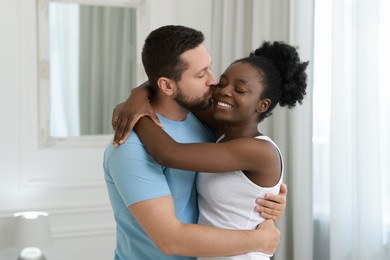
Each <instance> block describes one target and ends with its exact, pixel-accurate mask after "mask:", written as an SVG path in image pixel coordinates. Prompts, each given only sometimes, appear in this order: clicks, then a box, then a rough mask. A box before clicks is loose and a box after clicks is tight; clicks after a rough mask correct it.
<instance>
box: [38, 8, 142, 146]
mask: <svg viewBox="0 0 390 260" xmlns="http://www.w3.org/2000/svg"><path fill="white" fill-rule="evenodd" d="M78 2H81V1H78ZM89 2H90V1H89ZM115 2H116V1H112V2H111V3H109V4H110V6H108V5H102V4H99V3H98V4H93V5H91V4H90V3H89V4H83V3H72V2H58V1H40V2H39V5H38V8H39V10H38V12H39V13H38V18H39V19H38V21H39V25H38V28H39V44H38V46H39V75H38V77H39V85H40V86H39V87H40V88H39V89H40V101H39V104H40V141H41V142H40V143H41V144H42V143H43V144H45V145H47V144H54V143H55V142H56V141H57V140H62V139H69V138H70V139H72V138H73V139H74V138H77V137H80V136H101V135H111V134H112V133H113V131H112V127H111V114H112V110H113V109H114V107H115V105H116V104H118V103H120V102H122V101H123V100H125V99H126V98H127V96H128V95H129V93H130V88H131V87H132V86H136V85H138V83H139V82H142V81H143V80H145V78H144V77H142V76H141V77H140V76H139V75H140V72H139V70H140V67H142V66H141V62H140V49H139V46H138V42H139V40H138V38H140V37H139V35H138V31H139V30H140V26H142V17H141V16H142V8H143V4H144V1H139V0H138V1H124V2H121V3H118V4H117V5H116V3H115ZM118 2H119V1H118ZM141 70H142V71H143V69H141Z"/></svg>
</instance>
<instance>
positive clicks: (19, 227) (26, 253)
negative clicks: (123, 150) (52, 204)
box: [14, 211, 52, 260]
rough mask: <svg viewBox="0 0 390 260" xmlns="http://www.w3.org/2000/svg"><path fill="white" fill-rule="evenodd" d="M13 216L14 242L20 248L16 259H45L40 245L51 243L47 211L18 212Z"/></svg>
mask: <svg viewBox="0 0 390 260" xmlns="http://www.w3.org/2000/svg"><path fill="white" fill-rule="evenodd" d="M14 217H15V233H14V235H15V244H16V246H18V247H19V248H22V251H21V252H20V254H19V256H18V260H46V257H45V256H44V254H43V253H42V251H41V249H40V247H43V246H48V245H50V244H51V243H52V236H51V229H50V222H49V214H48V213H47V212H39V211H28V212H18V213H15V214H14Z"/></svg>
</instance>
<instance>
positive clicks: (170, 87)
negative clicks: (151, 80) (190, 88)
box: [157, 77, 175, 96]
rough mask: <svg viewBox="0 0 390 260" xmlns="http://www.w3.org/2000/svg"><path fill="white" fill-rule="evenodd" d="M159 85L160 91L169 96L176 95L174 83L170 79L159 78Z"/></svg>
mask: <svg viewBox="0 0 390 260" xmlns="http://www.w3.org/2000/svg"><path fill="white" fill-rule="evenodd" d="M157 85H158V87H159V88H160V90H161V91H162V92H163V93H164V94H165V95H167V96H172V95H173V94H174V93H175V91H174V84H173V81H172V80H171V79H169V78H165V77H161V78H159V79H158V80H157Z"/></svg>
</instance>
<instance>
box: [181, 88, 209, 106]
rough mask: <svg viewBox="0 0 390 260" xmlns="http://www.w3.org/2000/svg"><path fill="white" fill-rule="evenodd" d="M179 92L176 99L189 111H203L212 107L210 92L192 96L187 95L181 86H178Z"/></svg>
mask: <svg viewBox="0 0 390 260" xmlns="http://www.w3.org/2000/svg"><path fill="white" fill-rule="evenodd" d="M177 90H178V93H177V96H176V97H175V101H176V102H177V103H178V104H179V105H180V106H181V107H183V108H185V109H187V110H189V111H201V110H206V109H208V108H210V107H211V104H212V102H211V99H210V98H209V96H210V92H206V93H205V94H204V96H203V97H200V98H191V97H186V96H185V95H184V94H183V92H182V91H181V87H180V86H178V88H177Z"/></svg>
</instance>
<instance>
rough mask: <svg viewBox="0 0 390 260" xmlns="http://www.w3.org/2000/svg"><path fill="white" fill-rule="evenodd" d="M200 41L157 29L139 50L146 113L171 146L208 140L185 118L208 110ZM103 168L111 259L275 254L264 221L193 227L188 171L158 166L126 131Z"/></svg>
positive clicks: (185, 31) (184, 32)
mask: <svg viewBox="0 0 390 260" xmlns="http://www.w3.org/2000/svg"><path fill="white" fill-rule="evenodd" d="M203 40H204V37H203V34H202V33H201V32H199V31H196V30H194V29H190V28H187V27H183V26H164V27H160V28H158V29H156V30H155V31H153V32H152V33H151V34H150V35H149V36H148V37H147V39H146V41H145V44H144V47H143V50H142V62H143V64H144V67H145V71H146V74H147V75H148V79H149V83H150V89H151V91H152V94H153V95H152V97H151V99H150V103H151V105H152V108H153V109H154V111H155V112H156V113H157V114H158V119H159V121H160V122H161V123H162V124H163V125H164V130H165V131H166V132H167V133H168V134H169V135H170V136H171V137H173V138H174V139H175V140H176V141H179V142H213V141H215V137H214V135H213V134H212V132H211V131H210V130H209V129H208V128H207V127H205V126H204V125H203V124H202V123H201V122H200V121H198V119H197V118H196V117H195V116H194V115H193V114H192V113H190V111H191V110H196V109H205V108H207V107H208V106H209V102H210V98H211V91H210V87H211V86H213V85H215V84H216V83H217V81H216V79H215V77H214V75H213V73H212V72H211V58H210V55H209V54H208V52H207V49H206V48H205V46H204V45H203V44H202V43H203ZM104 170H105V179H106V183H107V188H108V193H109V196H110V200H111V204H112V207H113V211H114V217H115V220H116V223H117V244H116V250H115V259H142V260H144V259H153V260H155V259H193V258H192V257H189V256H224V255H236V254H242V253H246V252H252V251H262V252H266V253H271V254H272V253H273V252H274V251H275V250H276V247H277V245H278V243H279V231H278V230H277V228H276V227H275V226H274V223H273V221H271V220H269V221H265V222H263V223H262V224H261V225H260V226H259V228H258V229H256V230H250V231H248V230H246V231H242V230H224V229H218V228H214V227H210V226H203V225H197V224H193V223H196V222H197V218H198V208H197V201H196V190H195V186H194V180H195V176H196V173H195V172H188V171H183V170H178V169H171V168H164V167H162V166H161V165H158V164H157V163H156V162H155V161H154V160H153V159H152V158H151V157H150V155H149V154H148V153H147V152H146V150H145V148H144V147H143V145H142V143H141V142H140V140H139V139H138V137H137V135H136V133H134V132H133V133H132V134H131V135H130V137H129V138H128V139H127V140H126V141H125V142H124V143H123V144H121V145H120V146H119V147H118V148H115V147H114V146H113V145H112V144H110V145H109V146H108V147H107V149H106V151H105V155H104ZM271 208H272V207H271ZM282 211H283V209H282ZM180 256H182V257H180ZM186 256H187V257H186Z"/></svg>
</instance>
